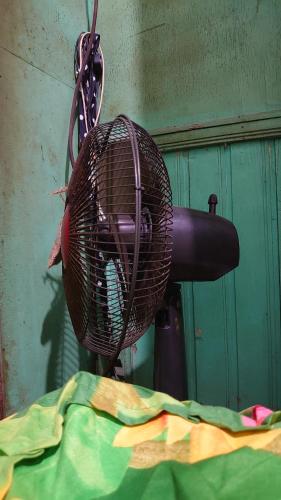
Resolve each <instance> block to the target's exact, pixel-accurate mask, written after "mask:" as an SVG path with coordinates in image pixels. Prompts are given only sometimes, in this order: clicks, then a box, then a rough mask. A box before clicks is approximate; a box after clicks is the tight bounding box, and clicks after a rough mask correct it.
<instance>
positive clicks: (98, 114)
mask: <svg viewBox="0 0 281 500" xmlns="http://www.w3.org/2000/svg"><path fill="white" fill-rule="evenodd" d="M99 51H100V55H101V61H102V80H101V93H100V102H99V107H98V112H97V117H96V121H95V126H96V125H97V124H98V122H99V118H100V112H101V107H102V101H103V90H104V74H105V63H104V57H103V52H102V49H101V46H100V47H99Z"/></svg>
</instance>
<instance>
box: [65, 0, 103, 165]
mask: <svg viewBox="0 0 281 500" xmlns="http://www.w3.org/2000/svg"><path fill="white" fill-rule="evenodd" d="M97 13H98V0H94V11H93V19H92V25H91V31H90V37H89V43H88V47H87V51H86V54H85V57H84V58H83V60H82V64H81V71H80V72H79V75H78V78H77V82H76V85H75V89H74V94H73V99H72V105H71V111H70V119H69V130H68V151H69V159H70V162H71V165H72V168H74V166H75V158H74V153H73V131H74V126H75V121H76V110H77V106H78V94H79V91H80V86H81V82H82V79H83V75H84V71H85V66H86V64H87V62H88V60H89V56H90V53H91V50H92V45H93V41H94V37H95V32H96V22H97Z"/></svg>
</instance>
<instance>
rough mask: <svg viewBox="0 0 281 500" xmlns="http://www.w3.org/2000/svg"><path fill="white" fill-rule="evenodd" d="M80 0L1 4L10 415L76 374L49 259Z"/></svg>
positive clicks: (0, 135)
mask: <svg viewBox="0 0 281 500" xmlns="http://www.w3.org/2000/svg"><path fill="white" fill-rule="evenodd" d="M85 27H86V9H85V2H84V1H83V0H79V1H77V0H68V1H67V2H61V1H55V0H44V1H39V2H38V1H37V0H25V1H24V2H18V1H16V0H15V1H14V0H1V28H0V74H1V78H0V109H1V124H0V144H1V155H0V161H1V170H0V194H1V196H0V243H1V253H0V266H1V268H0V280H1V283H0V289H1V304H0V312H1V333H2V342H3V355H4V377H5V385H6V411H7V412H11V411H13V410H14V409H16V408H20V407H23V406H25V405H26V404H28V403H29V402H31V401H32V400H34V399H35V398H36V397H38V396H40V395H41V394H43V393H44V392H45V391H46V390H51V389H54V388H55V387H56V386H57V385H60V384H61V383H62V382H63V380H64V379H65V378H66V377H67V376H69V375H70V374H71V373H72V372H75V371H76V370H77V369H78V367H79V353H78V349H77V345H76V343H75V340H74V337H73V336H72V335H71V327H70V324H69V320H68V318H67V316H66V313H65V303H64V298H63V291H62V286H61V282H60V280H59V276H60V274H61V273H60V269H58V270H57V271H54V272H51V273H47V259H48V254H49V251H50V247H51V245H52V242H53V239H54V237H55V234H56V227H57V224H58V221H59V218H60V217H61V214H62V211H63V202H62V200H61V199H60V198H59V197H57V198H55V197H51V196H50V192H51V191H53V190H54V189H56V188H57V187H60V186H63V185H64V184H65V175H66V168H67V153H66V150H67V131H68V120H69V109H70V104H71V99H72V93H73V73H72V68H73V46H74V44H75V40H76V37H77V34H79V32H80V30H81V29H82V28H85Z"/></svg>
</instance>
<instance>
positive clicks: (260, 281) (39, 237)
mask: <svg viewBox="0 0 281 500" xmlns="http://www.w3.org/2000/svg"><path fill="white" fill-rule="evenodd" d="M87 9H88V11H91V2H90V1H89V2H88V3H87V1H86V0H68V1H67V2H66V1H64V0H57V1H55V0H40V2H38V1H35V0H25V1H24V2H18V1H16V0H9V1H8V0H1V20H0V24H1V26H0V74H1V78H0V109H1V118H2V119H1V125H0V141H1V155H0V161H1V169H0V186H1V197H0V242H1V246H0V248H1V250H0V266H1V268H0V294H1V296H0V321H1V334H2V344H3V356H4V359H5V362H4V376H5V382H6V397H7V411H8V412H11V411H13V410H14V409H16V408H19V407H22V406H25V405H26V404H28V403H29V402H31V401H32V400H34V399H35V398H36V397H38V396H39V395H41V394H43V393H44V392H45V391H46V390H49V389H52V388H55V387H56V386H58V385H60V384H61V383H62V382H63V381H64V380H65V379H66V378H67V377H68V376H69V375H70V374H71V373H73V372H74V371H76V370H77V369H78V368H79V367H87V359H86V354H85V352H83V351H81V350H79V349H78V348H77V345H76V342H75V339H74V337H73V335H72V331H71V326H70V323H69V319H68V316H67V313H66V309H65V302H64V297H63V291H62V286H61V281H60V270H59V269H58V270H56V271H52V273H49V274H47V271H46V267H47V258H48V254H49V249H50V246H51V244H52V241H53V239H54V236H55V232H56V226H57V222H58V219H59V217H60V215H61V212H62V209H63V203H62V201H61V200H60V199H59V198H55V199H54V198H53V197H51V196H50V194H49V193H50V192H51V191H52V190H54V189H56V188H57V187H59V186H61V185H64V183H65V176H66V171H67V169H68V164H67V153H66V144H67V128H68V117H69V109H70V104H71V98H72V92H73V75H72V68H73V48H74V44H75V41H76V38H77V35H78V34H79V32H80V31H81V30H83V29H85V28H86V27H87ZM280 17H281V3H280V2H279V0H248V1H247V2H244V1H242V0H196V1H195V0H189V1H184V0H177V1H176V2H175V1H174V2H172V1H169V2H168V1H167V0H161V1H160V0H152V1H151V0H150V1H148V0H134V1H129V0H118V2H116V1H114V0H106V1H100V10H99V19H98V30H99V31H100V33H101V36H102V46H103V50H104V54H105V59H106V90H105V98H104V109H103V119H104V120H106V119H110V118H112V117H113V116H115V115H116V114H118V113H119V112H125V113H127V114H128V115H129V116H131V117H132V118H133V119H135V120H137V121H138V122H140V123H141V124H142V125H144V126H145V127H147V128H148V129H155V128H162V127H167V126H179V125H184V124H188V123H194V122H204V121H206V120H211V119H212V120H214V119H220V118H226V117H236V116H238V115H241V114H245V113H247V114H251V113H260V112H270V111H274V110H278V109H280V108H281V86H280V80H281V79H280V76H281V75H280V72H281V69H280V64H279V54H280V26H281V24H280ZM278 147H279V146H278V143H276V144H275V143H274V141H273V142H271V141H269V142H251V143H247V144H243V145H240V144H236V145H233V146H231V147H229V148H225V149H224V147H219V148H218V147H214V148H209V149H201V150H194V151H190V152H183V153H181V154H179V153H177V154H175V153H168V154H167V164H168V166H169V171H170V174H171V179H172V184H173V188H174V196H175V200H177V199H178V201H180V202H181V203H182V204H184V205H188V204H189V203H190V204H191V205H192V206H193V207H196V208H204V207H205V206H206V200H207V196H208V194H209V193H210V192H211V191H213V190H217V191H218V194H219V196H220V199H221V205H220V207H221V210H222V212H221V213H224V214H226V215H227V216H233V219H234V221H235V223H237V226H238V229H239V232H240V237H241V245H242V247H241V248H242V260H241V268H240V269H239V271H237V273H236V274H232V275H230V276H228V277H226V278H225V280H223V281H221V282H220V283H217V284H213V285H200V286H199V285H193V286H192V285H187V286H185V292H184V293H185V302H184V304H185V324H186V335H187V342H188V360H189V364H188V370H189V380H190V394H191V396H192V397H197V398H198V399H199V400H200V401H203V402H213V403H223V404H230V405H232V406H236V405H237V396H238V397H239V398H240V404H241V405H242V406H245V405H247V404H248V401H252V400H255V402H256V401H257V399H258V400H259V401H260V399H262V401H261V402H265V403H267V402H268V404H275V403H276V401H277V403H278V390H279V389H278V387H279V386H278V384H279V375H278V374H279V372H280V369H279V366H280V365H279V364H278V363H279V359H278V358H279V357H278V352H280V351H279V349H280V347H279V335H280V327H279V303H280V296H279V281H278V279H277V272H278V271H279V261H278V251H279V238H278V232H277V223H278V221H276V218H277V214H278V207H279V206H280V205H279V198H278V196H277V194H276V189H275V188H276V183H275V182H276V176H277V177H278V179H279V171H278V161H277V160H276V158H277V156H276V155H277V150H278ZM270 148H271V149H270ZM274 148H275V149H274ZM273 151H274V152H273ZM230 186H231V189H230ZM254 207H255V208H254ZM252 228H254V229H253V231H252ZM251 234H253V237H254V238H252V237H250V235H251ZM252 250H253V251H254V260H253V261H252V260H251V259H252V254H251V251H252ZM266 271H268V272H267V273H266ZM247 273H248V274H247ZM247 276H248V277H247ZM235 308H236V309H235ZM214 310H215V311H216V314H214V313H213V311H214ZM237 311H239V314H238V312H237ZM201 331H202V334H201V333H200V332H201ZM198 332H199V334H198ZM269 332H270V334H269ZM195 333H197V334H196V335H195ZM252 340H256V342H252ZM152 346H153V338H152V334H150V335H149V334H148V335H146V336H145V337H144V338H143V339H142V340H141V342H140V343H139V345H138V348H137V352H136V354H134V353H133V354H132V356H133V358H134V361H133V364H134V366H135V374H134V376H135V380H136V381H140V382H143V383H146V384H149V383H150V381H151V374H152V363H151V361H152ZM249 356H250V357H249ZM249 360H250V361H249ZM271 377H274V383H273V384H272V383H271ZM247 380H248V382H247V385H245V387H246V389H245V393H243V390H242V389H241V388H242V387H244V384H245V383H246V381H247ZM279 393H280V391H279ZM278 404H280V403H278Z"/></svg>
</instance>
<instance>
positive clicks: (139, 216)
mask: <svg viewBox="0 0 281 500" xmlns="http://www.w3.org/2000/svg"><path fill="white" fill-rule="evenodd" d="M215 204H216V199H215V197H214V196H212V197H211V199H210V213H206V212H202V211H198V210H192V209H186V208H180V207H173V206H172V197H171V189H170V183H169V177H168V173H167V170H166V167H165V164H164V161H163V159H162V157H161V155H160V152H159V150H158V148H157V146H156V145H155V143H154V142H153V140H152V138H151V137H150V135H149V134H148V133H147V132H146V131H145V130H144V129H142V128H141V127H140V126H138V125H137V124H135V123H134V122H132V121H131V120H130V119H129V118H127V117H125V116H118V117H117V118H116V119H115V120H114V121H112V122H110V123H106V124H102V125H99V126H97V127H95V128H93V129H92V130H91V131H90V132H89V134H88V135H87V137H86V138H85V141H84V143H83V145H82V148H81V150H80V153H79V155H78V158H77V160H76V163H75V166H74V169H73V173H72V176H71V179H70V183H69V185H68V191H67V199H66V207H65V213H64V217H63V222H62V230H61V251H62V260H63V280H64V287H65V293H66V300H67V304H68V308H69V313H70V317H71V320H72V324H73V328H74V332H75V334H76V336H77V338H78V340H79V342H81V344H82V345H84V346H85V347H86V348H87V349H89V350H91V351H94V352H96V353H98V354H101V355H104V356H107V357H108V358H110V359H111V360H113V359H115V360H116V358H117V357H118V355H119V353H120V350H121V349H124V348H125V347H128V346H130V345H132V344H133V343H135V342H136V341H137V340H138V339H139V338H140V336H141V335H143V333H144V332H145V331H146V329H147V328H148V326H149V325H150V324H151V322H152V320H153V318H154V317H155V315H156V313H157V311H158V310H159V308H160V313H159V312H158V314H157V317H158V326H159V327H160V330H161V327H163V326H164V330H165V324H166V326H167V323H168V324H170V325H171V323H170V322H169V318H167V317H166V318H165V314H166V316H167V311H168V314H169V307H170V305H171V303H170V302H169V300H168V302H169V304H170V305H169V306H168V309H167V304H166V306H164V307H163V308H162V313H161V305H162V304H163V300H167V297H166V299H165V291H166V289H167V283H168V280H169V279H170V281H172V282H176V281H185V280H188V281H192V280H198V281H209V280H215V279H217V278H219V277H221V276H223V275H224V274H225V273H227V272H228V271H230V270H232V269H233V268H235V267H236V266H237V265H238V261H239V243H238V237H237V232H236V229H235V227H234V225H233V224H232V223H231V222H230V221H228V220H226V219H224V218H222V217H219V216H217V215H215ZM169 290H170V291H171V290H172V291H173V290H174V293H171V292H170V296H171V297H175V296H177V295H178V294H179V289H177V287H176V285H173V286H172V287H171V286H168V291H169ZM172 302H173V300H172ZM176 302H179V300H178V299H176ZM175 307H177V306H175ZM163 322H164V323H163ZM178 324H179V322H178ZM172 330H174V333H175V331H177V328H176V326H175V324H174V327H173V326H172ZM170 333H171V332H170ZM172 333H173V332H172ZM162 334H163V332H162ZM172 336H174V337H175V335H172ZM158 337H159V336H158ZM170 338H171V337H170ZM179 339H181V340H179V341H178V342H177V346H178V347H177V348H175V349H174V350H173V346H175V344H174V343H173V341H172V344H171V342H170V341H168V344H167V342H166V343H165V342H164V344H162V348H161V339H159V338H158V339H157V341H156V350H158V349H159V356H160V361H159V362H158V363H157V361H156V374H157V372H158V373H160V374H161V372H162V376H161V375H159V376H160V380H161V379H162V380H163V372H164V375H165V372H166V375H167V374H168V373H169V371H172V372H175V373H176V372H177V367H178V368H179V369H178V374H179V373H181V376H180V379H181V380H183V378H185V377H183V374H184V362H181V361H180V360H182V359H183V356H184V352H183V349H184V344H183V341H182V339H183V336H182V335H180V337H179ZM159 343H160V345H159ZM157 344H158V347H157ZM171 351H173V352H171ZM170 355H172V356H173V363H172V365H173V366H170V367H169V365H170V363H169V356H170ZM167 356H168V358H167ZM161 359H162V361H161ZM163 363H164V365H163ZM180 364H181V367H179V365H180ZM161 366H162V368H161ZM159 370H160V371H159ZM159 376H158V377H157V375H156V383H155V385H156V388H158V389H159V388H162V389H163V387H164V388H166V385H167V384H166V385H165V382H162V383H157V378H158V380H159ZM167 378H168V379H169V380H170V381H171V378H170V376H169V377H167ZM177 378H178V375H177V376H176V379H177ZM164 379H165V376H164ZM168 385H172V386H173V387H174V389H173V387H170V388H168V390H167V392H170V393H173V395H174V394H178V393H179V389H178V388H176V386H178V384H177V382H176V380H175V382H174V383H170V384H169V383H168ZM180 392H184V388H183V389H182V390H180Z"/></svg>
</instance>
